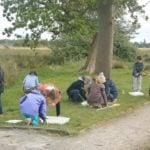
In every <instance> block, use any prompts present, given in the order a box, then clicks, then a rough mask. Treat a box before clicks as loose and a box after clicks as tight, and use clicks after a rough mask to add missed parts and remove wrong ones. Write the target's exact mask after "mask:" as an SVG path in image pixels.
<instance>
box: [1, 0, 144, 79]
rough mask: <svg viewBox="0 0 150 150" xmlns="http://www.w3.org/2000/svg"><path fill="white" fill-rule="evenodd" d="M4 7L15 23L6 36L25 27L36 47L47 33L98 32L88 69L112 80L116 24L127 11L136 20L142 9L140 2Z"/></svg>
mask: <svg viewBox="0 0 150 150" xmlns="http://www.w3.org/2000/svg"><path fill="white" fill-rule="evenodd" d="M2 5H3V6H4V13H3V15H4V16H5V17H6V18H7V19H8V20H9V21H10V22H12V27H11V28H8V29H5V33H7V34H8V36H9V35H11V33H13V31H14V30H16V29H18V28H24V29H26V30H27V33H28V35H30V40H32V41H34V42H35V44H36V42H37V41H38V40H39V39H40V36H41V34H42V33H44V32H45V31H48V32H50V33H53V37H54V38H58V37H59V38H60V37H63V35H66V34H67V35H68V36H69V37H70V39H73V38H74V37H75V38H81V39H83V38H85V37H89V38H91V37H92V35H93V34H94V31H96V30H97V35H96V36H95V37H94V40H93V45H92V49H91V51H90V52H89V56H88V60H87V62H86V65H85V68H86V69H87V70H88V71H90V72H93V73H96V74H98V73H99V72H101V71H102V72H104V73H105V75H106V77H107V78H110V77H111V65H112V55H113V33H114V21H115V19H116V17H117V16H119V15H120V12H122V11H123V10H127V8H128V12H129V11H130V12H131V14H132V17H133V18H134V19H135V21H136V20H137V17H136V15H135V14H134V12H135V11H139V10H141V8H142V7H141V6H139V5H138V3H137V1H136V0H86V1H84V0H2ZM114 8H115V9H114ZM118 12H119V13H118ZM96 21H97V23H96ZM83 35H84V36H83Z"/></svg>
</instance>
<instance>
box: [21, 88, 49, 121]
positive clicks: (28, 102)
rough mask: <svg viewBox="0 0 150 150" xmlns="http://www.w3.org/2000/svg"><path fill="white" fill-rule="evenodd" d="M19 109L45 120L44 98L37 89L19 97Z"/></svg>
mask: <svg viewBox="0 0 150 150" xmlns="http://www.w3.org/2000/svg"><path fill="white" fill-rule="evenodd" d="M20 110H21V112H22V113H25V114H29V115H32V116H39V117H41V118H42V119H43V120H44V121H45V120H46V110H47V109H46V99H45V97H44V96H43V95H42V94H41V93H40V92H39V91H37V90H33V91H32V92H31V93H28V94H26V95H24V96H22V97H21V99H20Z"/></svg>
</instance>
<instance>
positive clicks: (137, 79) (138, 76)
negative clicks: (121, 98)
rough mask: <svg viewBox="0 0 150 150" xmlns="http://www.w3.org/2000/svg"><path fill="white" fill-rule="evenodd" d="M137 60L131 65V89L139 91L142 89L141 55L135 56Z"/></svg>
mask: <svg viewBox="0 0 150 150" xmlns="http://www.w3.org/2000/svg"><path fill="white" fill-rule="evenodd" d="M136 59H137V61H136V62H135V63H134V65H133V70H132V75H133V84H132V86H133V91H134V92H140V91H141V89H142V72H143V69H144V63H143V61H142V57H141V56H137V58H136Z"/></svg>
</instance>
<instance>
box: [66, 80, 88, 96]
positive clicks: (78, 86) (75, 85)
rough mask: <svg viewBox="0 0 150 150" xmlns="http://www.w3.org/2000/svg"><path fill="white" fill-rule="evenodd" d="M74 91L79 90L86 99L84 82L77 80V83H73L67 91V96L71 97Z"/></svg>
mask: <svg viewBox="0 0 150 150" xmlns="http://www.w3.org/2000/svg"><path fill="white" fill-rule="evenodd" d="M72 90H79V93H80V95H81V96H82V97H83V98H84V99H86V91H85V90H84V81H82V80H77V81H75V82H73V83H72V84H71V85H70V86H69V87H68V89H67V94H68V95H69V93H70V92H71V91H72Z"/></svg>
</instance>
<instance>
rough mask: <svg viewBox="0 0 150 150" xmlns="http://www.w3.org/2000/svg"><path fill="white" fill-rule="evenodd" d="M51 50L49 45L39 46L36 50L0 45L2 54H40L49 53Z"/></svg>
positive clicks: (0, 53)
mask: <svg viewBox="0 0 150 150" xmlns="http://www.w3.org/2000/svg"><path fill="white" fill-rule="evenodd" d="M50 52H51V50H50V49H49V48H47V47H39V48H36V49H35V50H33V49H30V48H28V47H8V48H5V47H2V46H1V47H0V55H2V56H3V55H4V56H5V55H11V56H12V55H33V54H35V53H38V54H39V55H47V54H48V53H50Z"/></svg>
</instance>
